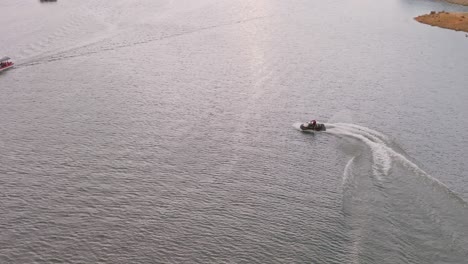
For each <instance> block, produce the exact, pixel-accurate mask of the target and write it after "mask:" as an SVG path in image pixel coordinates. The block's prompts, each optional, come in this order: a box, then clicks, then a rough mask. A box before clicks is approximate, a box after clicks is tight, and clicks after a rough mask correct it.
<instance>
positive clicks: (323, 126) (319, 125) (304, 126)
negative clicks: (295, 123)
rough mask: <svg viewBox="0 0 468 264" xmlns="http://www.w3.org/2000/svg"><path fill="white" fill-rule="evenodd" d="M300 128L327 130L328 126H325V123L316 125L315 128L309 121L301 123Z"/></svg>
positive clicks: (305, 129) (303, 129)
mask: <svg viewBox="0 0 468 264" xmlns="http://www.w3.org/2000/svg"><path fill="white" fill-rule="evenodd" d="M299 128H300V129H301V130H302V131H326V130H327V128H326V127H325V124H317V125H315V127H314V128H311V127H310V126H309V125H308V123H306V124H301V125H300V126H299Z"/></svg>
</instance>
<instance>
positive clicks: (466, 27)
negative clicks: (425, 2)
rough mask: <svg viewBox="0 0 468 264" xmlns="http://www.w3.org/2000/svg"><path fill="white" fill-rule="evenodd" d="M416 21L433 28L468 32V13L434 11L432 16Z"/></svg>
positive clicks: (427, 15) (422, 17)
mask: <svg viewBox="0 0 468 264" xmlns="http://www.w3.org/2000/svg"><path fill="white" fill-rule="evenodd" d="M414 19H416V21H418V22H421V23H424V24H428V25H432V26H437V27H441V28H447V29H452V30H456V31H465V32H468V13H452V12H445V11H441V12H435V11H432V12H431V13H430V14H426V15H422V16H418V17H415V18H414Z"/></svg>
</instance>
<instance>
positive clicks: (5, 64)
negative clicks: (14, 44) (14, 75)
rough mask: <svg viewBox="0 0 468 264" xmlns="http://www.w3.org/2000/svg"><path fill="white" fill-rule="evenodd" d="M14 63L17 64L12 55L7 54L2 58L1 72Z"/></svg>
mask: <svg viewBox="0 0 468 264" xmlns="http://www.w3.org/2000/svg"><path fill="white" fill-rule="evenodd" d="M13 65H15V64H14V63H13V62H11V61H10V57H7V56H5V57H3V58H0V72H2V71H6V70H8V69H10V68H13Z"/></svg>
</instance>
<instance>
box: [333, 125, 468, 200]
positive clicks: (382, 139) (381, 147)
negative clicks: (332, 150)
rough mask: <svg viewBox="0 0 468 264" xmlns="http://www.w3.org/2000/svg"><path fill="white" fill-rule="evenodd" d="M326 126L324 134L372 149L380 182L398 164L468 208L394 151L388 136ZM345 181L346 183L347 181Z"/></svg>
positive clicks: (374, 170) (364, 129)
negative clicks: (354, 140) (361, 143)
mask: <svg viewBox="0 0 468 264" xmlns="http://www.w3.org/2000/svg"><path fill="white" fill-rule="evenodd" d="M326 126H327V131H326V132H324V133H327V134H332V135H335V136H338V137H347V138H353V139H357V140H359V141H361V142H363V143H364V144H365V145H366V146H367V147H369V148H370V150H371V154H372V161H373V162H372V163H373V165H372V173H373V176H374V177H375V178H376V179H377V180H378V181H382V180H383V179H385V177H386V176H388V175H389V174H391V170H392V166H393V164H394V163H398V164H400V165H402V166H404V167H405V168H407V169H409V170H411V171H412V172H413V173H414V174H415V175H417V176H419V177H422V178H423V179H424V180H426V181H429V183H430V184H432V185H433V186H435V187H437V188H440V189H442V190H443V191H444V192H445V193H447V194H448V195H450V196H451V197H453V198H455V199H456V200H458V201H459V202H460V203H461V204H462V205H463V206H464V207H467V206H468V203H467V202H466V201H465V200H463V199H462V198H461V197H460V196H459V195H458V194H456V193H455V192H453V191H452V190H450V189H449V188H448V187H447V186H446V185H445V184H444V183H442V182H441V181H439V180H438V179H436V178H434V177H432V176H431V175H429V174H428V173H426V172H425V171H424V170H422V169H421V168H420V167H419V166H418V165H416V164H415V163H414V162H412V161H410V160H409V159H408V158H407V157H405V156H404V155H403V154H401V153H399V152H397V151H396V150H394V149H393V148H392V147H391V144H390V143H391V142H390V139H389V138H388V137H387V136H386V135H384V134H382V133H380V132H378V131H375V130H372V129H370V128H367V127H363V126H359V125H354V124H348V123H333V124H330V123H329V124H326ZM353 161H354V157H353V158H351V160H350V161H348V164H347V165H346V168H345V172H344V178H346V177H347V175H348V174H349V173H348V172H347V169H348V168H349V167H350V165H351V163H352V162H353ZM343 180H344V181H345V180H346V179H343Z"/></svg>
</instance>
